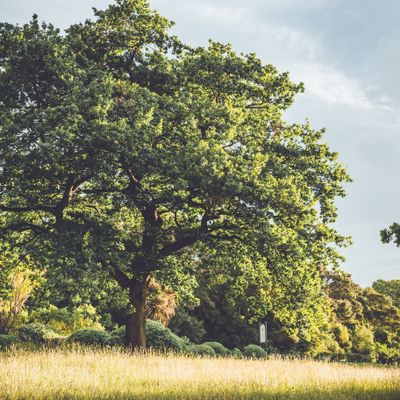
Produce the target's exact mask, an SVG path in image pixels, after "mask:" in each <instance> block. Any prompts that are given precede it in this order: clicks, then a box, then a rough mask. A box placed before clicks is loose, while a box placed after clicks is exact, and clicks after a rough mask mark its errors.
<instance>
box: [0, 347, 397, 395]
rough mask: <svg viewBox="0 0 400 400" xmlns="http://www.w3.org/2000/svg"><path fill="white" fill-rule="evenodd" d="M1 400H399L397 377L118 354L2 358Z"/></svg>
mask: <svg viewBox="0 0 400 400" xmlns="http://www.w3.org/2000/svg"><path fill="white" fill-rule="evenodd" d="M0 398H1V399H6V400H7V399H32V400H34V399H41V400H42V399H46V400H47V399H77V400H83V399H85V400H86V399H98V400H106V399H109V400H113V399H126V400H127V399H145V400H147V399H154V400H155V399H189V400H190V399H207V400H208V399H282V400H283V399H285V400H286V399H289V400H291V399H300V400H314V399H324V400H331V399H332V400H333V399H334V400H353V399H357V400H368V399H371V400H380V399H388V400H399V399H400V370H399V369H397V368H384V367H381V368H379V367H373V366H350V365H340V364H334V363H325V362H316V361H304V360H301V361H300V360H297V361H296V360H284V359H272V360H266V361H257V360H236V359H226V358H217V359H215V358H214V359H207V358H190V357H184V356H174V355H164V356H163V355H156V354H129V353H125V352H123V351H118V350H87V349H75V350H69V351H61V350H44V351H42V352H29V351H22V350H17V351H10V352H8V353H3V354H1V355H0Z"/></svg>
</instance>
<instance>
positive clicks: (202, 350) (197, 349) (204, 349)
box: [188, 344, 215, 357]
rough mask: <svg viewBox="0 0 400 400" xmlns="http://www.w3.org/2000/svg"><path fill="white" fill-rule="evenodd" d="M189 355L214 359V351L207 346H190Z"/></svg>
mask: <svg viewBox="0 0 400 400" xmlns="http://www.w3.org/2000/svg"><path fill="white" fill-rule="evenodd" d="M188 353H189V354H194V355H196V356H208V357H214V356H215V351H214V349H213V348H212V347H210V346H207V345H206V344H192V345H191V346H189V348H188Z"/></svg>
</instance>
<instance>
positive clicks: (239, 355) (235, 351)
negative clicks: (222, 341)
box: [230, 347, 243, 358]
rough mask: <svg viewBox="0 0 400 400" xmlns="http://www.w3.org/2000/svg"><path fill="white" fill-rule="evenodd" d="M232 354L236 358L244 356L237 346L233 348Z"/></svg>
mask: <svg viewBox="0 0 400 400" xmlns="http://www.w3.org/2000/svg"><path fill="white" fill-rule="evenodd" d="M230 354H231V356H233V357H235V358H242V357H243V354H242V352H241V351H240V350H239V349H238V348H237V347H235V348H234V349H233V350H231V351H230Z"/></svg>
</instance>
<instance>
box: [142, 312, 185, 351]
mask: <svg viewBox="0 0 400 400" xmlns="http://www.w3.org/2000/svg"><path fill="white" fill-rule="evenodd" d="M146 341H147V346H148V347H151V348H153V349H156V350H163V351H164V350H173V351H177V352H181V351H182V350H184V348H185V346H186V342H185V340H184V339H182V338H180V337H179V336H177V335H175V333H173V332H172V331H171V330H170V329H168V328H166V327H165V326H164V325H163V324H162V323H161V322H158V321H152V320H151V319H148V320H147V321H146Z"/></svg>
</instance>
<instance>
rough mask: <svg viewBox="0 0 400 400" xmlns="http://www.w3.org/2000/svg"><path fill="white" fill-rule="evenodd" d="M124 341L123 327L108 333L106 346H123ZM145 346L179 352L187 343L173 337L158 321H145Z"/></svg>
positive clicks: (175, 336)
mask: <svg viewBox="0 0 400 400" xmlns="http://www.w3.org/2000/svg"><path fill="white" fill-rule="evenodd" d="M124 339H125V327H124V326H122V327H120V328H118V329H116V330H115V331H112V332H110V334H109V337H108V339H107V341H106V344H108V345H110V346H115V345H117V346H123V345H124ZM146 339H147V346H148V347H151V348H153V349H156V350H162V351H164V350H173V351H177V352H181V351H183V350H184V349H185V347H186V345H187V344H188V342H187V341H186V340H185V339H184V338H180V337H179V336H177V335H175V333H173V332H172V331H171V330H170V329H168V328H166V327H165V326H164V325H163V324H161V323H160V322H158V321H152V320H149V319H148V320H147V321H146Z"/></svg>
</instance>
